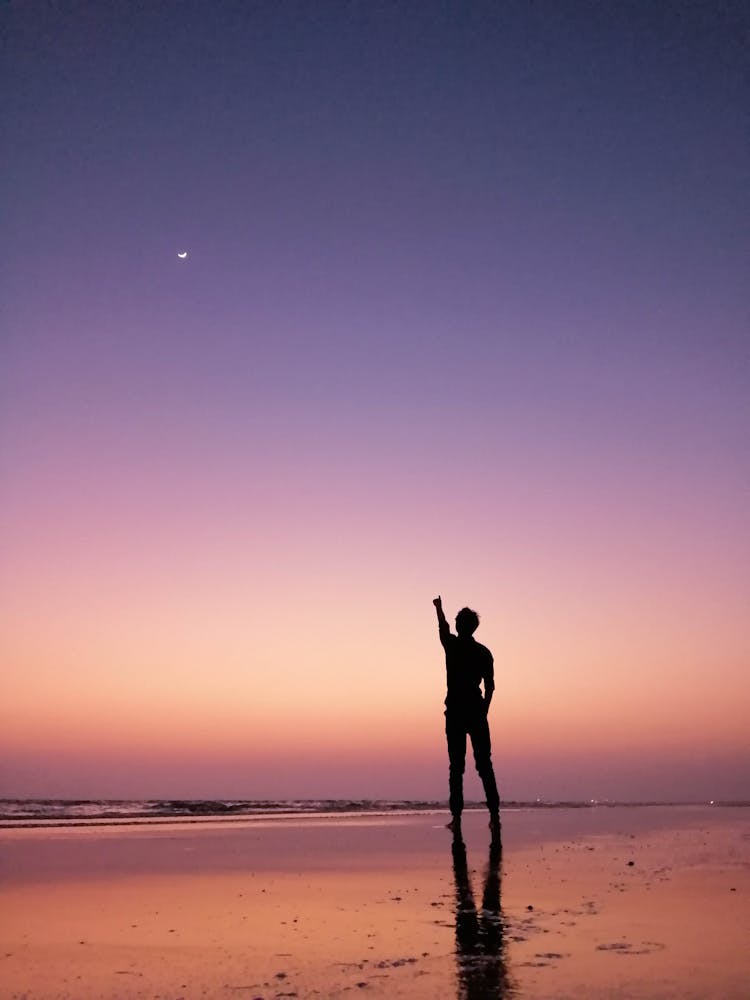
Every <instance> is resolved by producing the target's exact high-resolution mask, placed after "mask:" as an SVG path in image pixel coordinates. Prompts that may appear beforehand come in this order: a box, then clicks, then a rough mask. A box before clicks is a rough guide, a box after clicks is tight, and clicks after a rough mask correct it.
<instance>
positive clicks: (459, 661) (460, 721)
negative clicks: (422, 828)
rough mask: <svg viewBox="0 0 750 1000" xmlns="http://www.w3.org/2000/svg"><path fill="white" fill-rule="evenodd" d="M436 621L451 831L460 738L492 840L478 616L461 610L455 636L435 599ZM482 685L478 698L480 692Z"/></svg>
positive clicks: (460, 785)
mask: <svg viewBox="0 0 750 1000" xmlns="http://www.w3.org/2000/svg"><path fill="white" fill-rule="evenodd" d="M432 603H433V604H434V605H435V610H436V611H437V617H438V629H439V632H440V642H441V643H442V645H443V649H444V650H445V669H446V674H447V680H448V694H447V695H446V698H445V734H446V736H447V738H448V761H449V785H450V810H451V816H452V817H453V818H452V820H451V823H450V826H451V828H452V829H453V830H454V831H455V832H458V830H459V828H460V824H461V813H462V812H463V808H464V769H465V766H466V736H467V735H468V736H469V737H470V738H471V746H472V749H473V750H474V762H475V764H476V767H477V772H478V774H479V777H480V778H481V779H482V784H483V786H484V795H485V798H486V799H487V808H488V809H489V811H490V828H491V830H492V836H493V838H499V836H500V799H499V797H498V794H497V784H496V783H495V772H494V771H493V769H492V747H491V745H490V727H489V724H488V722H487V710H488V709H489V707H490V702H491V701H492V692H493V691H494V690H495V678H494V667H493V661H492V653H491V652H490V651H489V649H487V647H486V646H483V645H482V644H481V643H480V642H477V641H476V639H475V638H474V632H475V631H476V629H477V626H478V625H479V615H478V614H477V613H476V611H472V610H471V608H462V609H461V610H460V611H459V612H458V614H457V615H456V633H457V634H456V635H453V633H452V632H451V630H450V626H449V625H448V622H447V621H446V618H445V614H444V613H443V603H442V601H441V599H440V598H439V597H436V598H435V600H434V601H433V602H432ZM480 684H483V685H484V696H482V691H481V689H480V686H479V685H480Z"/></svg>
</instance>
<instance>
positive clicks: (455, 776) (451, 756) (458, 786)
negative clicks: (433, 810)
mask: <svg viewBox="0 0 750 1000" xmlns="http://www.w3.org/2000/svg"><path fill="white" fill-rule="evenodd" d="M445 735H446V737H447V739H448V785H449V789H450V810H451V815H452V816H453V819H454V820H459V821H460V819H461V813H462V812H463V808H464V768H465V766H466V725H465V723H464V720H463V719H460V718H456V717H455V716H453V717H452V716H451V715H449V714H448V713H447V712H446V714H445Z"/></svg>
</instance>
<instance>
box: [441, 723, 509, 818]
mask: <svg viewBox="0 0 750 1000" xmlns="http://www.w3.org/2000/svg"><path fill="white" fill-rule="evenodd" d="M467 734H468V736H470V737H471V746H472V749H473V751H474V762H475V764H476V767H477V773H478V774H479V777H480V778H481V779H482V785H483V786H484V797H485V798H486V800H487V808H488V809H489V811H490V813H491V814H492V815H495V814H497V812H498V811H499V809H500V798H499V796H498V794H497V784H496V783H495V772H494V771H493V769H492V747H491V745H490V727H489V725H488V723H487V715H486V713H485V711H484V706H479V707H477V708H476V709H472V710H470V711H456V710H455V709H448V710H446V713H445V735H446V737H447V738H448V761H449V772H448V775H449V785H450V810H451V813H452V814H453V815H454V816H460V815H461V812H462V810H463V807H464V770H465V768H466V736H467Z"/></svg>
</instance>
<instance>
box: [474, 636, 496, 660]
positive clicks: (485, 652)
mask: <svg viewBox="0 0 750 1000" xmlns="http://www.w3.org/2000/svg"><path fill="white" fill-rule="evenodd" d="M474 642H475V643H476V645H477V646H478V647H479V651H480V652H481V654H482V656H486V657H488V658H489V659H490V660H491V659H492V653H491V652H490V650H489V649H488V647H487V646H484V645H483V644H482V643H481V642H477V641H476V639H475V640H474Z"/></svg>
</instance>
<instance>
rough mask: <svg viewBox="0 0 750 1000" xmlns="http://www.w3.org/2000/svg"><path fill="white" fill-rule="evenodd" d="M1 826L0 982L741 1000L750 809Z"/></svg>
mask: <svg viewBox="0 0 750 1000" xmlns="http://www.w3.org/2000/svg"><path fill="white" fill-rule="evenodd" d="M445 819H446V817H445V816H442V815H432V814H431V815H425V814H422V815H416V816H403V815H399V816H388V817H373V816H367V817H362V818H357V819H352V818H349V819H347V818H343V817H340V816H339V817H332V818H325V819H318V818H310V817H305V818H304V819H301V820H279V819H274V820H271V821H257V820H255V821H249V822H244V821H243V822H239V823H238V822H233V823H226V824H224V823H219V824H210V825H195V824H190V825H187V824H186V825H181V824H174V823H170V824H165V825H163V826H149V827H119V828H118V827H97V828H80V827H79V828H74V829H68V830H61V829H26V830H2V831H0V872H1V874H2V904H1V908H0V998H3V1000H5V998H26V1000H40V998H45V1000H52V998H75V1000H85V998H94V997H101V998H118V1000H119V998H123V1000H126V998H144V1000H145V998H149V1000H150V998H156V997H158V998H164V1000H178V998H180V997H182V998H184V1000H191V998H194V997H195V998H203V997H207V998H213V997H217V998H219V997H221V998H228V997H233V998H243V1000H245V998H248V1000H256V998H263V1000H277V998H279V1000H280V998H293V997H298V998H300V1000H301V998H305V997H319V998H320V997H322V998H328V997H331V998H334V997H340V996H341V997H344V996H359V995H361V996H363V997H379V998H386V997H387V998H400V997H410V998H415V1000H428V998H429V1000H435V998H452V997H458V998H466V1000H489V998H493V997H494V998H498V997H529V998H542V997H545V998H546V997H548V998H555V1000H565V998H574V997H575V998H581V997H586V998H589V997H590V998H599V997H601V998H603V997H607V998H630V997H633V998H643V1000H646V998H648V1000H657V998H677V997H679V998H681V1000H685V998H695V1000H698V998H700V1000H706V998H717V1000H718V998H721V1000H732V998H737V1000H740V998H743V1000H744V998H746V997H747V996H748V983H750V957H749V954H748V948H747V944H748V940H750V933H749V932H750V809H743V808H733V809H731V808H708V807H706V808H703V807H649V808H620V807H616V808H604V807H601V808H597V809H564V810H563V809H559V810H527V811H523V810H522V811H518V812H507V813H505V814H504V816H503V850H502V854H499V853H498V852H496V851H493V850H492V849H491V848H490V840H489V831H488V830H487V825H486V816H485V815H484V814H482V813H469V814H467V815H466V817H465V821H464V829H463V841H464V843H463V845H461V844H460V843H453V842H452V838H451V835H450V833H449V832H448V831H447V830H446V829H445V828H444V826H443V824H444V822H445Z"/></svg>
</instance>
